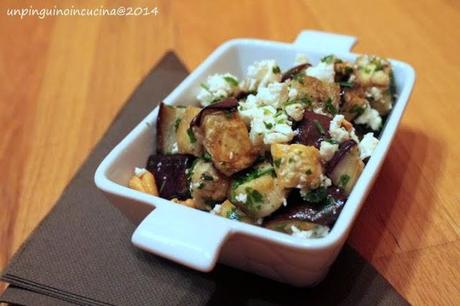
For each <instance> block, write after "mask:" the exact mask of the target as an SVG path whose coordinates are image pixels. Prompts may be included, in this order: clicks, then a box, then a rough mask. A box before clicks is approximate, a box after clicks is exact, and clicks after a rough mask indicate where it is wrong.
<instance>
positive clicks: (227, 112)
mask: <svg viewBox="0 0 460 306" xmlns="http://www.w3.org/2000/svg"><path fill="white" fill-rule="evenodd" d="M232 117H233V112H232V111H229V110H227V111H225V118H227V119H232Z"/></svg>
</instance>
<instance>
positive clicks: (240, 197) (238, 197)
mask: <svg viewBox="0 0 460 306" xmlns="http://www.w3.org/2000/svg"><path fill="white" fill-rule="evenodd" d="M247 199H248V195H247V194H245V193H239V194H237V195H236V197H235V200H237V201H238V202H241V203H246V201H247Z"/></svg>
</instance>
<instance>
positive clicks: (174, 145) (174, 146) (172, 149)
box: [171, 142, 179, 154]
mask: <svg viewBox="0 0 460 306" xmlns="http://www.w3.org/2000/svg"><path fill="white" fill-rule="evenodd" d="M176 153H179V147H178V145H177V142H175V143H174V144H173V145H172V148H171V154H176Z"/></svg>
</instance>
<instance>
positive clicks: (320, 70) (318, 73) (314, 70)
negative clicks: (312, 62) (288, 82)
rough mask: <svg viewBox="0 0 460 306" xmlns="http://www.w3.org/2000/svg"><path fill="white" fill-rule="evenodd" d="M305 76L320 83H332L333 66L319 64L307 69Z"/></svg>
mask: <svg viewBox="0 0 460 306" xmlns="http://www.w3.org/2000/svg"><path fill="white" fill-rule="evenodd" d="M305 74H306V75H308V76H311V77H314V78H317V79H319V80H321V81H325V82H329V83H333V82H334V76H335V71H334V64H327V63H324V62H320V63H319V64H318V65H316V66H312V67H308V68H307V70H306V71H305Z"/></svg>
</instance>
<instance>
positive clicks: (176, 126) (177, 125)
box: [174, 118, 182, 131]
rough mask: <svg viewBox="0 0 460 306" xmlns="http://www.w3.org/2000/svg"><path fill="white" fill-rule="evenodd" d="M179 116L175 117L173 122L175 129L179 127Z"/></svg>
mask: <svg viewBox="0 0 460 306" xmlns="http://www.w3.org/2000/svg"><path fill="white" fill-rule="evenodd" d="M181 120H182V119H181V118H177V119H176V122H174V130H175V131H177V129H178V128H179V124H180V122H181Z"/></svg>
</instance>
